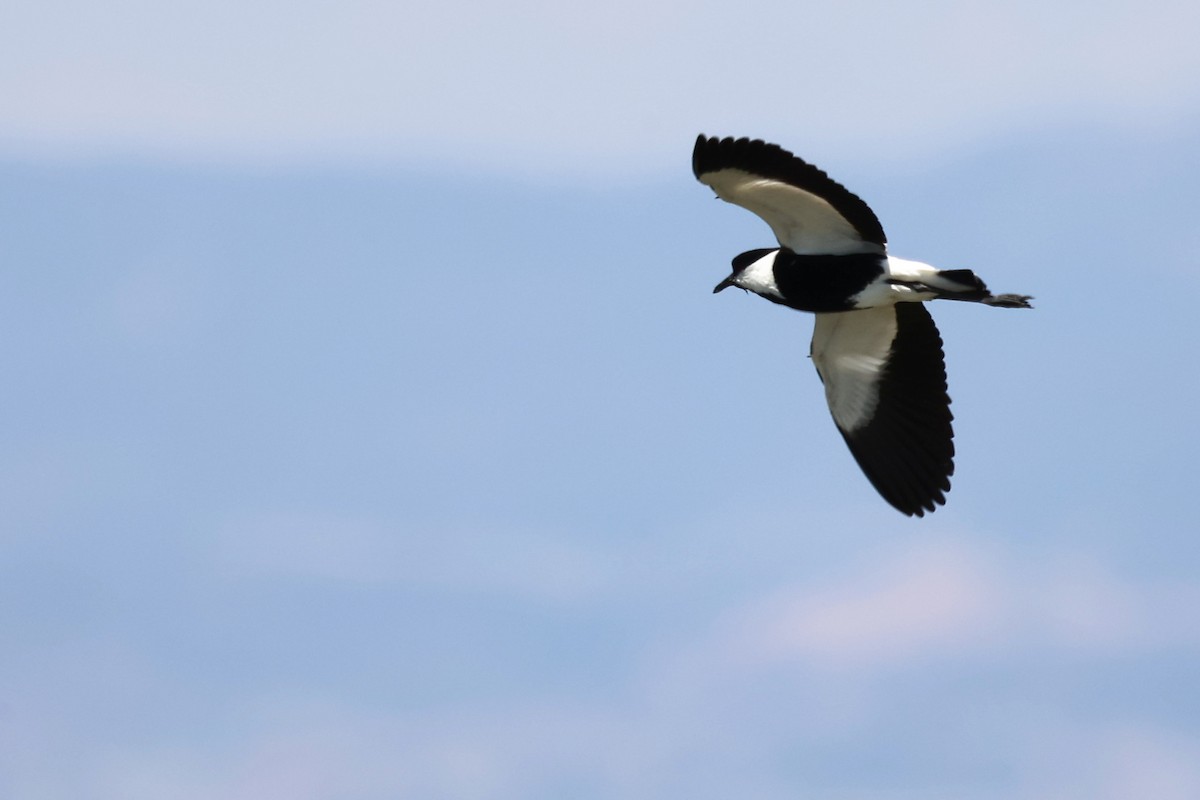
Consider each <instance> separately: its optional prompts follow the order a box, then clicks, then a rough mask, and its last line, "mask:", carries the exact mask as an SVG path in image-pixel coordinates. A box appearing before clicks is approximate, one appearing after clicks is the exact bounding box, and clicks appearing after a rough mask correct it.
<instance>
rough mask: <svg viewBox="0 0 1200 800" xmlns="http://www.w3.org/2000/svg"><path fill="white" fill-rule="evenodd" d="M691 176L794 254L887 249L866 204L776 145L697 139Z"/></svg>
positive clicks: (748, 140)
mask: <svg viewBox="0 0 1200 800" xmlns="http://www.w3.org/2000/svg"><path fill="white" fill-rule="evenodd" d="M692 172H694V173H695V174H696V178H697V180H699V181H700V182H701V183H703V184H705V185H707V186H711V187H712V189H713V191H715V192H716V193H717V196H718V197H720V198H721V199H722V200H727V201H729V202H730V203H736V204H737V205H739V206H741V207H743V208H746V209H749V210H750V211H753V212H754V213H755V214H757V215H758V216H760V217H762V218H763V220H764V221H766V223H767V224H768V225H770V226H771V230H772V231H774V232H775V238H776V239H778V240H779V243H780V244H781V245H783V246H784V247H786V248H788V249H789V250H791V251H792V252H794V253H798V254H800V255H848V254H850V253H883V252H884V250H885V247H886V244H887V237H885V236H884V234H883V226H881V225H880V224H879V220H878V219H877V218H876V217H875V212H873V211H871V208H870V207H869V206H868V205H867V204H866V203H864V202H863V201H862V200H861V199H859V197H858V196H857V195H855V194H853V193H852V192H850V191H849V190H848V189H846V187H844V186H842V185H841V184H840V183H838V182H837V181H835V180H833V179H832V178H830V177H829V176H828V175H826V174H825V173H824V172H822V171H821V170H819V169H817V168H816V167H814V166H813V165H812V164H809V163H807V162H805V161H803V160H802V159H800V158H797V157H796V156H794V155H792V154H791V153H789V152H788V151H787V150H784V149H783V148H782V147H780V146H779V145H774V144H767V143H766V142H764V141H762V140H759V139H754V140H751V139H733V138H726V139H717V138H715V137H707V136H705V135H703V134H701V135H700V136H699V137H698V138H697V139H696V147H695V149H694V150H693V151H692Z"/></svg>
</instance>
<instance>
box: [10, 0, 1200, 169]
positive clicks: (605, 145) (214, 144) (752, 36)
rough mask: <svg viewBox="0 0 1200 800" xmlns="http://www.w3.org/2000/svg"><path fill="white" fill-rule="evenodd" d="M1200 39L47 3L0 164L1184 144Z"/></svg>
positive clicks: (872, 14) (1159, 5)
mask: <svg viewBox="0 0 1200 800" xmlns="http://www.w3.org/2000/svg"><path fill="white" fill-rule="evenodd" d="M1198 24H1200V9H1198V8H1197V6H1196V5H1195V4H1194V3H1190V2H1183V1H1182V0H1160V2H1154V3H1150V4H1148V5H1147V4H1145V3H1134V2H1132V1H1131V0H1127V1H1126V2H1118V3H1106V4H1102V5H1099V6H1095V7H1092V8H1089V9H1088V11H1087V13H1086V14H1081V13H1079V10H1078V9H1077V8H1075V7H1074V6H1070V5H1053V4H1051V5H1047V4H1043V3H1033V2H1020V3H1009V4H1005V5H1003V6H987V5H978V4H972V5H963V4H956V3H950V2H946V1H944V0H933V1H932V2H927V3H925V4H923V5H922V6H920V10H919V11H915V10H914V8H913V7H911V6H897V5H894V4H887V3H883V2H856V3H843V4H835V5H830V4H824V5H813V4H795V3H784V2H778V1H777V0H763V1H762V2H755V3H752V4H750V5H745V4H743V5H739V6H737V7H733V6H728V5H719V4H717V5H709V6H703V5H699V6H698V5H696V4H693V3H685V2H682V1H681V0H671V1H670V2H664V3H654V4H649V5H647V4H639V3H633V2H627V1H625V0H622V2H617V3H610V4H601V5H592V6H555V5H552V4H546V3H543V2H539V0H522V2H517V3H507V4H501V3H490V2H478V1H477V2H471V1H469V0H459V2H452V3H433V2H428V1H427V0H422V1H421V2H411V3H405V4H401V5H395V4H378V3H369V2H351V3H343V4H337V5H330V4H325V3H319V2H309V3H305V4H300V5H295V4H283V3H279V2H274V1H273V0H262V1H260V2H256V3H253V4H239V3H233V2H230V0H223V1H219V2H215V3H196V2H185V3H175V4H171V5H170V6H169V7H167V6H162V5H161V4H156V3H150V2H147V1H146V0H122V1H117V0H109V2H103V3H83V2H79V0H51V2H47V3H38V4H29V5H28V6H27V7H26V8H24V9H22V11H21V12H20V14H19V15H16V17H15V19H13V20H11V21H10V22H9V23H8V24H6V25H5V30H4V31H2V32H0V76H2V77H0V105H2V106H3V107H4V109H5V116H4V119H3V121H2V122H0V141H5V140H7V141H8V142H9V143H10V146H11V147H16V148H18V149H23V150H28V149H30V148H42V149H45V150H49V151H50V152H62V151H71V152H78V151H81V150H82V151H84V152H89V151H95V150H101V151H104V150H108V149H114V148H115V149H118V150H134V151H151V152H154V151H158V152H163V153H166V154H169V155H183V156H186V157H199V158H220V159H224V158H241V159H254V160H260V161H261V160H270V159H276V158H285V159H287V158H298V157H314V156H315V157H318V158H321V157H331V158H339V159H345V158H352V159H353V158H383V159H388V160H395V161H400V162H405V163H410V164H424V163H427V162H428V161H430V160H434V161H445V160H450V161H457V162H459V163H460V164H473V165H475V166H476V167H482V168H485V169H490V170H493V171H497V172H509V173H511V172H515V171H522V172H529V171H534V172H537V173H539V174H541V175H542V176H543V177H544V176H546V175H552V174H555V173H557V172H561V171H564V170H565V171H566V172H567V173H569V174H571V175H579V174H590V175H592V176H601V175H605V174H606V173H607V172H609V171H610V170H612V169H613V168H614V167H615V168H617V169H618V174H628V173H629V172H630V171H632V170H637V169H641V168H646V167H651V166H652V165H653V168H655V169H656V171H662V170H664V167H663V166H662V165H663V164H665V163H668V162H669V163H679V164H685V163H686V158H687V148H688V146H689V144H690V138H691V137H692V136H694V135H695V133H696V132H697V131H698V130H701V129H703V130H705V131H707V132H710V133H731V134H732V133H736V134H753V135H761V136H765V137H769V138H776V139H779V140H783V141H787V142H788V143H790V144H794V146H796V147H803V148H804V149H806V150H816V151H820V152H823V153H827V154H829V153H835V154H836V153H844V152H848V151H850V150H853V151H854V152H855V153H856V154H858V155H859V156H860V157H861V155H862V153H863V152H873V153H878V154H883V155H885V156H887V157H895V156H899V155H904V154H911V153H925V154H933V153H937V152H939V151H941V150H944V149H945V148H947V147H956V146H961V145H962V144H963V143H964V142H968V141H971V140H975V139H979V138H988V137H992V136H996V135H1004V134H1005V133H1010V132H1012V131H1019V130H1026V129H1036V128H1043V127H1045V126H1046V125H1051V126H1054V125H1060V124H1068V125H1069V124H1086V123H1101V124H1112V125H1117V126H1134V127H1146V126H1161V125H1170V124H1172V123H1174V122H1179V121H1181V120H1183V121H1189V120H1191V119H1192V118H1193V117H1194V116H1195V114H1196V112H1197V110H1198V103H1200V77H1198V76H1200V52H1197V50H1196V48H1195V47H1193V46H1192V42H1191V36H1190V32H1191V31H1192V30H1194V29H1195V28H1196V27H1197V25H1198Z"/></svg>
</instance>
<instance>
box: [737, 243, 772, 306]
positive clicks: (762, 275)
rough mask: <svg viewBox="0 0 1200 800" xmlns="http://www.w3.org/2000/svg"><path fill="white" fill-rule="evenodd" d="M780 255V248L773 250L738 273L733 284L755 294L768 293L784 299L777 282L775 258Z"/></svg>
mask: <svg viewBox="0 0 1200 800" xmlns="http://www.w3.org/2000/svg"><path fill="white" fill-rule="evenodd" d="M778 255H779V251H778V250H773V251H772V252H770V253H767V254H766V255H765V256H763V257H762V258H760V259H759V260H758V261H755V262H754V263H753V264H751V265H750V266H748V267H746V268H745V269H744V270H742V271H741V272H739V273H738V275H737V277H736V278H734V279H733V285H734V286H737V287H738V288H740V289H747V290H749V291H751V292H754V293H755V294H761V295H767V296H769V297H776V298H779V299H781V300H782V299H783V295H782V294H781V293H780V291H779V287H778V286H777V285H776V284H775V258H776V256H778Z"/></svg>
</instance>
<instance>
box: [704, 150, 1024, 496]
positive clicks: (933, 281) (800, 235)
mask: <svg viewBox="0 0 1200 800" xmlns="http://www.w3.org/2000/svg"><path fill="white" fill-rule="evenodd" d="M692 171H693V172H695V174H696V178H697V179H698V180H699V181H700V182H701V183H703V184H706V185H707V186H710V187H712V189H713V191H715V192H716V193H717V196H718V197H720V198H721V199H722V200H727V201H728V202H730V203H736V204H737V205H739V206H742V207H743V208H746V209H749V210H750V211H753V212H754V213H755V214H757V215H758V216H760V217H762V219H763V220H764V221H765V222H766V223H767V224H768V225H770V226H771V230H772V231H773V232H774V233H775V238H776V239H778V240H779V245H780V246H779V247H772V248H763V249H759V250H750V251H748V252H745V253H742V254H741V255H739V256H737V257H736V258H734V259H733V273H732V274H731V275H730V276H729V277H728V278H726V279H725V280H723V281H721V282H720V283H718V284H717V286H716V288H715V289H713V291H714V292H719V291H721V290H722V289H725V288H728V287H730V286H736V287H738V288H740V289H745V290H747V291H751V292H754V293H755V294H757V295H760V296H761V297H765V298H766V299H768V300H770V301H771V302H773V303H779V304H780V305H785V306H788V307H789V308H794V309H797V310H799V311H811V312H813V313H814V314H816V317H817V321H816V325H815V327H814V330H813V338H812V347H811V350H810V354H811V356H812V360H813V363H814V364H815V365H816V367H817V374H818V375H819V376H820V377H821V381H822V382H823V383H824V384H825V399H826V401H828V403H829V410H830V412H831V413H832V414H833V421H834V423H836V424H837V427H838V430H839V431H841V432H842V437H843V438H845V440H846V444H847V445H849V446H850V452H851V453H853V454H854V458H855V459H856V460H857V461H858V465H859V466H860V467H861V468H862V471H863V472H864V473H866V476H867V478H868V479H869V480H870V481H871V483H872V484H873V485H874V486H875V488H876V489H877V490H878V491H879V493H880V494H881V495H883V499H885V500H887V501H888V502H889V503H891V504H892V505H893V506H895V507H896V508H897V509H899V510H900V511H902V512H904V513H905V514H909V515H913V514H915V515H916V516H918V517H920V516H924V514H925V512H926V511H934V510H935V509H936V508H937V506H938V505H941V504H943V503H945V502H946V495H945V493H946V492H947V491H949V490H950V476H951V475H952V474H953V473H954V441H953V438H954V431H953V429H952V427H951V424H950V423H951V420H952V419H953V415H952V414H951V413H950V397H949V395H948V394H947V393H946V367H945V362H944V357H943V354H942V339H941V336H940V335H939V334H938V330H937V327H936V326H935V325H934V324H933V319H932V318H931V317H930V316H929V312H928V311H926V310H925V306H924V302H925V301H926V300H938V299H944V300H969V301H971V302H976V303H984V304H986V305H989V306H1000V307H1002V308H1030V305H1029V300H1030V298H1029V297H1028V296H1026V295H1020V294H999V295H993V294H992V293H991V292H989V291H988V288H987V286H985V285H984V283H983V281H982V280H980V279H979V278H978V277H977V276H976V275H975V273H974V272H972V271H971V270H969V269H949V270H945V269H937V268H936V267H932V266H930V265H929V264H923V263H921V262H919V261H906V260H904V259H901V258H896V257H894V256H889V255H888V254H887V247H886V244H887V238H886V237H885V236H884V234H883V227H882V226H881V225H880V224H879V220H878V219H877V218H876V217H875V214H874V212H872V211H871V209H870V207H868V206H867V204H866V203H864V202H863V201H862V200H861V199H859V198H858V197H857V196H856V195H854V194H852V193H851V192H850V191H848V190H847V189H846V188H845V187H844V186H842V185H841V184H839V183H837V182H836V181H834V180H833V179H832V178H830V177H829V176H828V175H826V174H825V173H824V172H822V171H821V170H819V169H817V168H816V167H814V166H813V165H811V164H809V163H807V162H805V161H803V160H801V159H800V158H797V157H796V156H794V155H792V154H791V153H789V152H788V151H787V150H784V149H783V148H782V147H779V146H778V145H773V144H767V143H766V142H763V141H760V140H751V139H733V138H726V139H718V138H712V137H708V136H704V135H703V134H702V135H701V136H700V137H699V138H697V139H696V148H695V150H694V151H693V152H692Z"/></svg>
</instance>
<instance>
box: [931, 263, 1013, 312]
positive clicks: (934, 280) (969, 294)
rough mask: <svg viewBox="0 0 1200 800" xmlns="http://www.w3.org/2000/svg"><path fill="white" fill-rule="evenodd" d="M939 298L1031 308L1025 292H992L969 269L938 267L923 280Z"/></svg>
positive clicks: (1004, 306)
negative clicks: (938, 268)
mask: <svg viewBox="0 0 1200 800" xmlns="http://www.w3.org/2000/svg"><path fill="white" fill-rule="evenodd" d="M924 283H925V285H926V286H928V287H929V288H930V289H931V290H933V291H934V292H937V296H938V298H939V299H943V300H963V301H966V302H970V303H983V304H984V305H989V306H997V307H999V308H1033V306H1032V305H1030V303H1029V301H1030V300H1032V299H1033V298H1032V297H1030V296H1029V295H1027V294H992V293H991V292H990V291H988V288H987V284H985V283H984V282H983V280H982V279H981V278H980V277H979V276H978V275H976V274H975V273H974V272H972V271H971V270H969V269H940V270H938V271H937V272H936V273H935V274H934V275H931V276H929V277H927V278H926V279H925V281H924Z"/></svg>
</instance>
